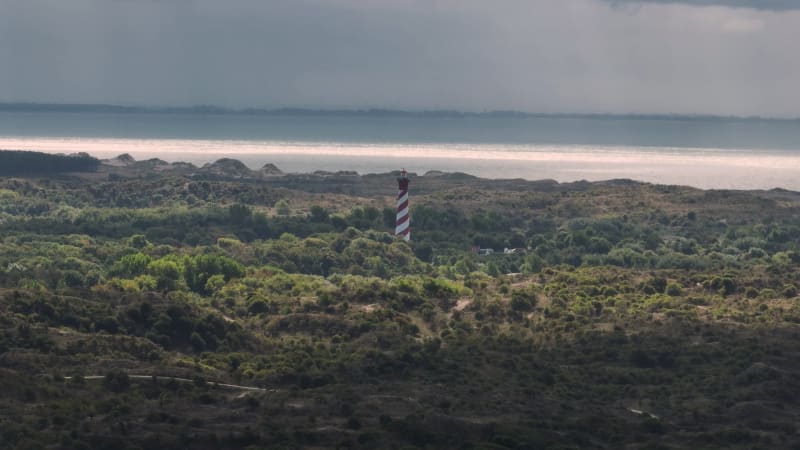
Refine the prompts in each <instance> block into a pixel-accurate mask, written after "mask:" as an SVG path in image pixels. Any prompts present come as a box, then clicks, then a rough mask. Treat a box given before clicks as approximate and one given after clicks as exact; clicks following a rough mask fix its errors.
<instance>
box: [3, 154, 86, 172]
mask: <svg viewBox="0 0 800 450" xmlns="http://www.w3.org/2000/svg"><path fill="white" fill-rule="evenodd" d="M99 165H100V161H99V160H97V158H93V157H91V156H89V155H87V154H85V153H80V154H78V155H70V156H65V155H51V154H48V153H40V152H26V151H18V150H0V175H5V176H9V175H10V176H15V175H31V174H37V175H38V174H42V175H44V174H53V173H64V172H95V171H97V167H98V166H99Z"/></svg>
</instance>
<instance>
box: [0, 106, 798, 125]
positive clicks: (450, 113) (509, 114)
mask: <svg viewBox="0 0 800 450" xmlns="http://www.w3.org/2000/svg"><path fill="white" fill-rule="evenodd" d="M0 112H59V113H109V114H205V115H250V116H342V117H421V118H424V117H452V118H459V117H461V118H468V117H478V118H521V119H524V118H563V119H610V120H615V119H617V120H619V119H623V120H691V121H718V122H797V123H800V117H795V118H778V117H760V116H748V117H741V116H718V115H703V114H698V115H693V114H604V113H533V112H524V111H514V110H491V111H481V112H474V111H457V110H447V109H435V110H399V109H384V108H353V109H344V108H339V109H325V108H290V107H283V108H238V109H237V108H225V107H221V106H214V105H195V106H164V107H157V106H126V105H110V104H82V103H34V102H0Z"/></svg>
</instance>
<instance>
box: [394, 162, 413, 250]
mask: <svg viewBox="0 0 800 450" xmlns="http://www.w3.org/2000/svg"><path fill="white" fill-rule="evenodd" d="M397 186H398V188H399V190H400V192H399V193H398V194H397V222H396V226H395V228H394V234H395V235H396V236H397V237H399V238H401V239H403V240H404V241H406V242H408V241H410V240H411V228H410V225H411V223H410V220H411V218H410V217H409V215H408V172H406V169H403V170H402V171H401V172H400V176H399V177H397Z"/></svg>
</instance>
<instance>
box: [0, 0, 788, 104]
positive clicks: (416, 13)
mask: <svg viewBox="0 0 800 450" xmlns="http://www.w3.org/2000/svg"><path fill="white" fill-rule="evenodd" d="M0 100H1V101H35V102H58V103H61V102H73V103H114V104H134V105H195V104H215V105H222V106H229V107H248V106H253V107H267V108H271V107H283V106H300V107H323V108H363V107H384V108H402V109H460V110H472V111H482V110H492V109H515V110H523V111H532V112H609V113H690V114H721V115H763V116H792V117H797V116H800V0H685V1H666V0H650V1H647V2H643V3H641V2H636V1H632V0H480V1H477V0H385V1H380V0H224V1H222V0H0Z"/></svg>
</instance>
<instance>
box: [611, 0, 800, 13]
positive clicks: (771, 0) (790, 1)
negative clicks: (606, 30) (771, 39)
mask: <svg viewBox="0 0 800 450" xmlns="http://www.w3.org/2000/svg"><path fill="white" fill-rule="evenodd" d="M603 1H606V2H608V3H611V4H614V5H622V4H645V3H662V4H681V5H690V6H725V7H730V8H749V9H758V10H765V11H793V10H800V1H798V0H603Z"/></svg>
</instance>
